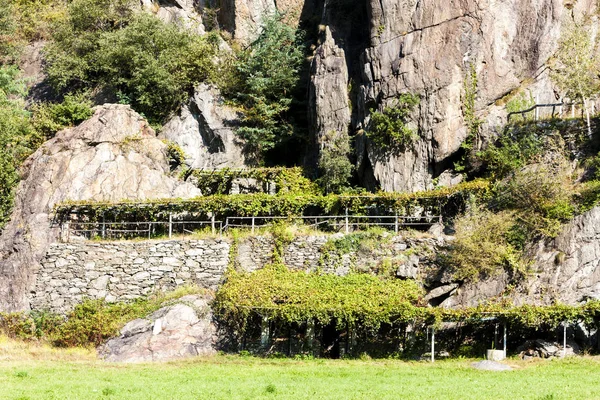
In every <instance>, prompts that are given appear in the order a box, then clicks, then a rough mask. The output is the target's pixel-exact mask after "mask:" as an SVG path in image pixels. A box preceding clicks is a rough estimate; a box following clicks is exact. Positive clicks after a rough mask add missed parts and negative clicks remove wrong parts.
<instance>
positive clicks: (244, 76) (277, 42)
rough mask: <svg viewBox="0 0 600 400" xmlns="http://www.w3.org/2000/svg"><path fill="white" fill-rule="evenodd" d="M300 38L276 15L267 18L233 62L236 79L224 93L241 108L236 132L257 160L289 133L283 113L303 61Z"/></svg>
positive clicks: (287, 107)
mask: <svg viewBox="0 0 600 400" xmlns="http://www.w3.org/2000/svg"><path fill="white" fill-rule="evenodd" d="M300 37H301V35H300V34H299V32H298V31H297V30H296V29H294V28H292V27H291V26H289V25H287V24H286V23H285V22H284V21H283V17H282V15H279V14H276V15H274V16H272V17H270V18H267V19H266V21H265V22H264V25H263V26H262V28H261V31H260V34H259V35H258V37H257V39H256V40H255V41H254V42H252V43H251V44H250V46H249V47H248V48H247V49H245V50H243V51H241V52H240V54H239V55H238V57H237V60H236V61H234V63H233V69H234V70H235V71H236V73H237V76H238V78H237V79H236V80H235V82H233V83H229V87H227V88H225V92H229V93H230V95H231V96H233V98H234V99H235V100H236V101H237V102H238V103H240V105H241V106H242V107H243V111H244V119H243V121H242V126H241V127H240V128H239V129H238V130H237V134H238V135H239V136H241V137H242V138H244V139H245V140H246V141H247V143H248V146H249V150H250V151H251V152H252V153H253V154H254V156H255V157H256V158H257V159H260V158H261V157H262V156H263V155H264V153H265V152H266V151H268V150H270V149H272V148H274V147H275V146H276V145H277V144H279V143H281V142H282V141H283V140H284V139H285V138H287V137H289V136H291V134H292V131H293V128H292V126H291V124H290V123H289V122H288V121H287V120H286V118H285V113H286V112H287V111H288V110H289V108H290V106H291V104H292V92H293V90H294V88H295V86H296V84H297V83H298V80H299V79H300V73H299V72H300V68H301V66H302V62H303V60H304V45H303V44H302V43H301V41H300V40H299V39H300Z"/></svg>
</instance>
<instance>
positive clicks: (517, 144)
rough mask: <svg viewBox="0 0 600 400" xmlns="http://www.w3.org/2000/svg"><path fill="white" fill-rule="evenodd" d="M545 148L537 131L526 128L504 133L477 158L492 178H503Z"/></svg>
mask: <svg viewBox="0 0 600 400" xmlns="http://www.w3.org/2000/svg"><path fill="white" fill-rule="evenodd" d="M543 149H544V146H543V139H542V138H540V137H539V136H538V135H537V134H536V133H535V132H533V131H531V130H526V131H524V132H515V134H513V135H511V134H505V135H502V137H500V139H499V140H498V141H497V142H496V143H492V144H490V145H489V146H488V147H487V149H485V150H484V151H482V152H479V153H478V154H477V158H478V159H479V160H480V161H481V162H482V163H483V167H484V168H485V169H486V170H487V173H488V174H489V175H490V177H491V178H493V179H502V178H504V177H506V176H507V175H509V174H510V173H512V172H514V171H517V170H518V169H520V168H522V167H524V166H525V165H526V164H527V163H528V162H529V161H531V160H532V159H533V158H534V157H535V156H537V155H539V154H540V153H541V152H542V151H543Z"/></svg>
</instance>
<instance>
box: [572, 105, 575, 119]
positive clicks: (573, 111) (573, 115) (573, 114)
mask: <svg viewBox="0 0 600 400" xmlns="http://www.w3.org/2000/svg"><path fill="white" fill-rule="evenodd" d="M571 118H575V103H571Z"/></svg>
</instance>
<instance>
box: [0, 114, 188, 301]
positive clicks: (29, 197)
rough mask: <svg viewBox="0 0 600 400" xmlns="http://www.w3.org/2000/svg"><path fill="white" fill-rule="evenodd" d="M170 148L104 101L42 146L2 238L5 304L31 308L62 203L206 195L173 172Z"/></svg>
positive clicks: (0, 284) (0, 285) (0, 276)
mask: <svg viewBox="0 0 600 400" xmlns="http://www.w3.org/2000/svg"><path fill="white" fill-rule="evenodd" d="M166 148H167V145H166V144H165V143H163V142H162V141H161V140H159V139H158V138H156V133H155V132H154V130H152V128H150V126H149V125H148V123H147V122H146V121H145V120H144V119H143V118H142V117H140V116H139V115H138V114H137V113H135V112H134V111H133V110H131V108H129V106H121V105H105V106H102V107H98V108H97V109H96V110H95V114H94V116H93V117H92V118H91V119H89V120H88V121H86V122H84V123H82V124H81V125H79V126H78V127H76V128H72V129H67V130H64V131H62V132H59V133H58V134H57V135H56V136H55V137H54V138H53V139H51V140H49V141H48V142H46V143H45V144H44V145H43V146H42V147H41V148H40V149H38V150H37V151H36V152H35V153H34V154H33V155H32V156H31V157H30V158H29V159H28V160H27V162H26V164H25V165H24V167H23V172H22V181H21V183H20V184H19V187H18V189H17V196H16V199H15V207H14V210H13V212H12V215H11V220H10V222H9V223H8V224H7V226H6V227H5V228H4V230H3V231H2V234H1V236H0V309H2V310H20V309H26V308H27V307H28V302H27V294H28V292H29V291H30V290H32V289H33V285H34V283H35V282H34V275H35V272H36V271H37V269H38V268H39V262H40V260H41V259H42V257H44V255H45V253H46V251H47V249H48V247H49V244H50V243H52V242H54V241H56V239H57V238H58V234H59V232H58V231H57V228H56V227H54V226H53V225H52V210H53V207H54V206H55V205H56V204H58V203H60V202H64V201H67V200H106V201H119V200H124V199H152V198H169V197H181V198H186V197H193V196H197V195H199V194H200V193H199V190H198V189H197V188H196V187H195V186H193V185H191V184H188V183H182V182H180V181H178V180H177V179H175V178H173V177H171V175H170V170H169V160H168V158H167V154H166V153H167V152H166Z"/></svg>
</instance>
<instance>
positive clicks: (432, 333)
mask: <svg viewBox="0 0 600 400" xmlns="http://www.w3.org/2000/svg"><path fill="white" fill-rule="evenodd" d="M431 362H432V363H433V362H435V327H433V326H432V327H431Z"/></svg>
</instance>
